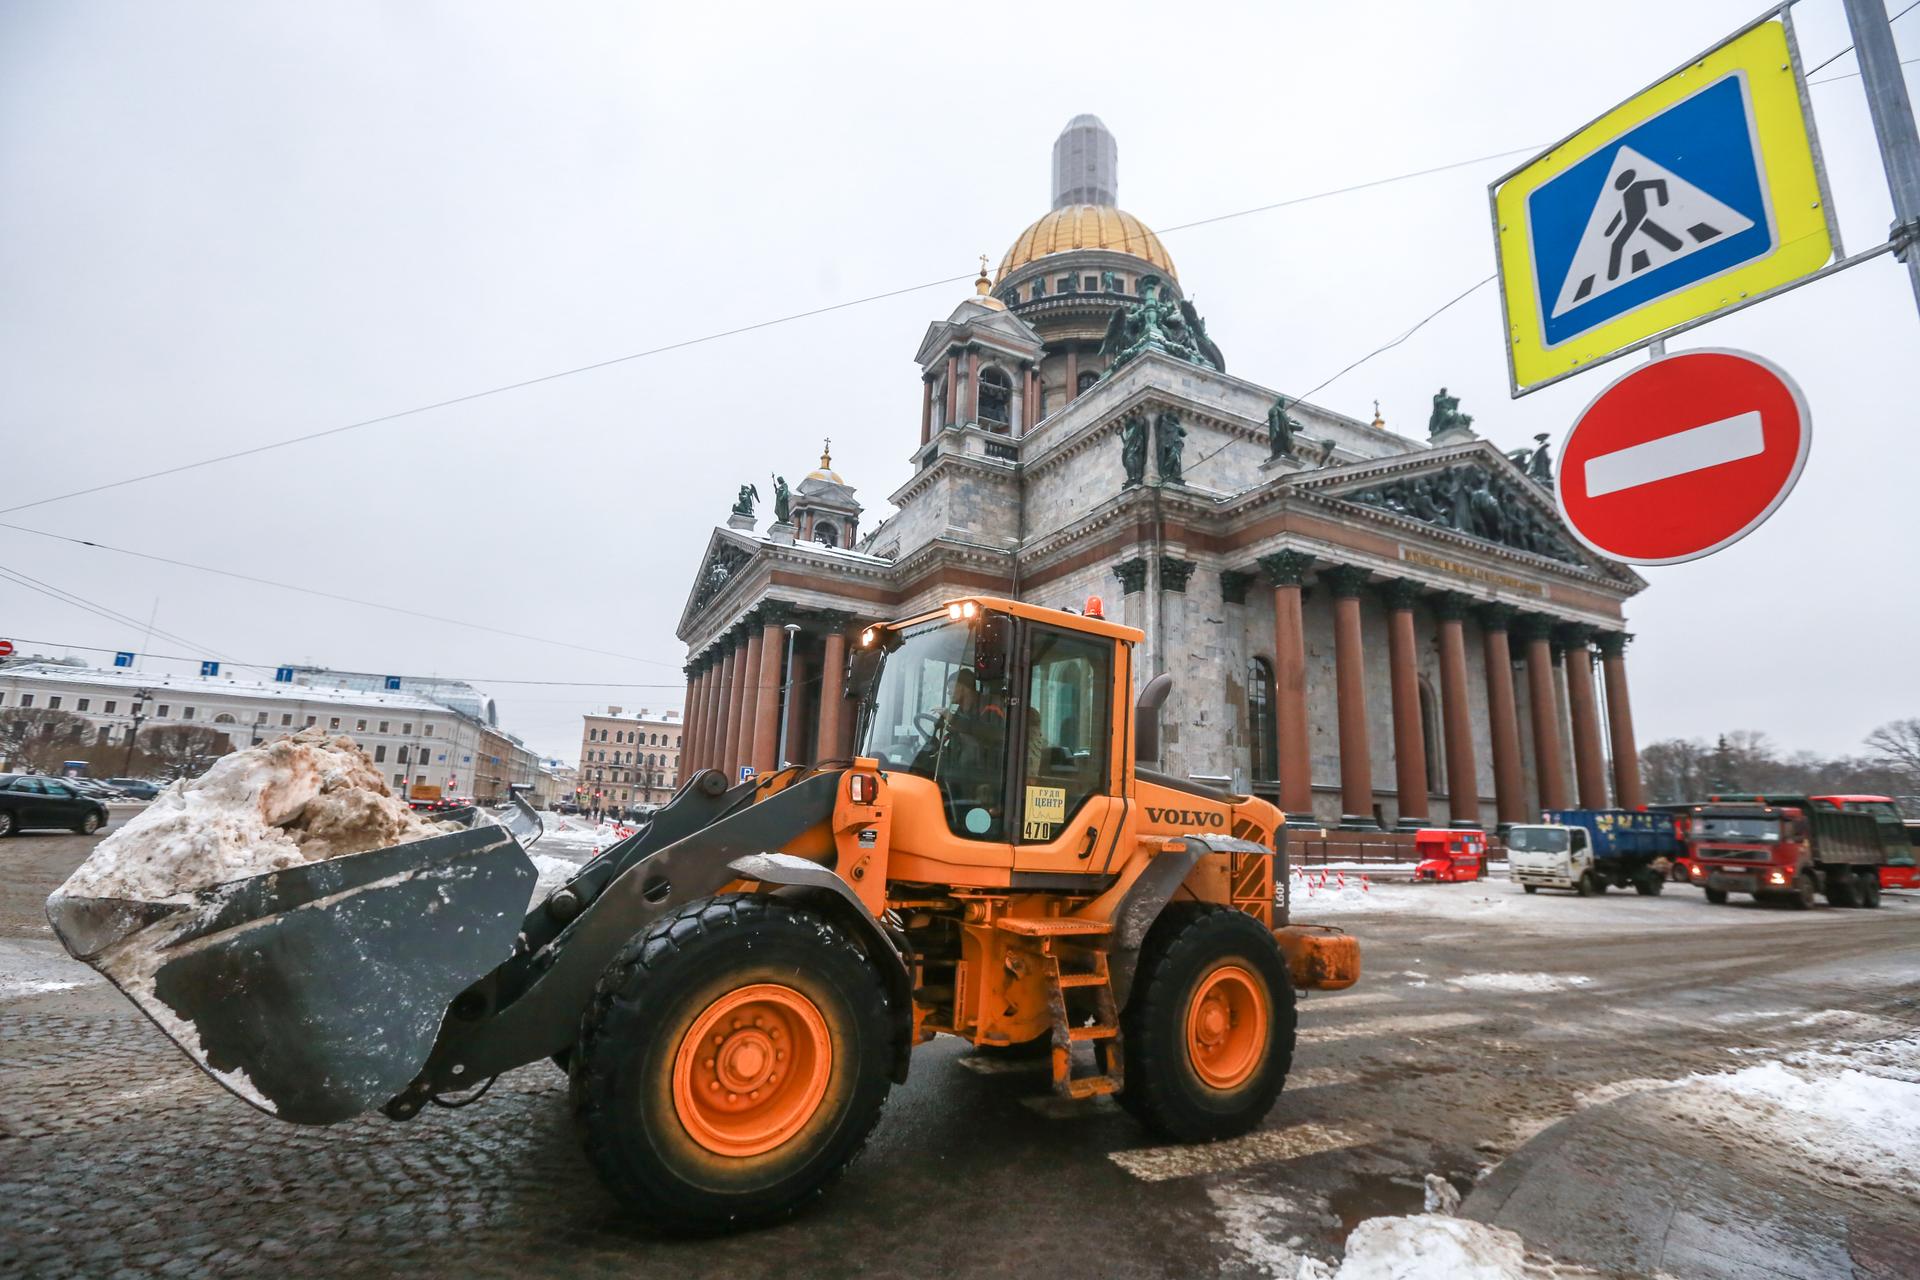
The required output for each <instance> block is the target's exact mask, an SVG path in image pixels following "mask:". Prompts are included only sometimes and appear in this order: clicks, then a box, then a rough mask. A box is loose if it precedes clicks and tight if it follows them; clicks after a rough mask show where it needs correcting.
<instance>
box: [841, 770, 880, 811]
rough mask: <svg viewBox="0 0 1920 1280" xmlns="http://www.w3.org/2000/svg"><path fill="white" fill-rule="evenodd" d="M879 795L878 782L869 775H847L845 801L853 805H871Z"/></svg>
mask: <svg viewBox="0 0 1920 1280" xmlns="http://www.w3.org/2000/svg"><path fill="white" fill-rule="evenodd" d="M879 794H880V780H879V779H878V778H876V777H874V776H873V775H872V774H870V773H853V774H848V775H847V799H849V800H851V801H853V802H854V803H855V804H872V803H873V801H874V797H876V796H878V795H879Z"/></svg>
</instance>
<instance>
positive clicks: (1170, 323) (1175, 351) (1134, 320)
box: [1100, 275, 1226, 374]
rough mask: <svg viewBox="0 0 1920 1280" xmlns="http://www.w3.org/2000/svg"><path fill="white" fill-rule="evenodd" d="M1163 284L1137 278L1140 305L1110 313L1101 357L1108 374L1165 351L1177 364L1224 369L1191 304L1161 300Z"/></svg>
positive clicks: (1155, 278)
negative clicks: (1145, 355) (1143, 356)
mask: <svg viewBox="0 0 1920 1280" xmlns="http://www.w3.org/2000/svg"><path fill="white" fill-rule="evenodd" d="M1164 283H1165V282H1164V281H1162V280H1161V279H1160V277H1159V276H1156V275H1144V276H1141V277H1140V301H1138V302H1136V303H1133V304H1132V305H1131V306H1127V307H1123V308H1121V309H1120V310H1117V311H1115V312H1114V313H1113V318H1112V319H1111V320H1109V321H1108V322H1107V334H1106V337H1105V338H1103V339H1102V340H1101V342H1100V354H1101V355H1102V356H1104V357H1106V359H1107V373H1109V374H1111V373H1112V372H1113V371H1114V370H1115V369H1118V368H1120V367H1121V366H1122V365H1124V364H1126V363H1127V362H1128V361H1129V360H1132V359H1133V358H1134V357H1136V356H1138V355H1139V354H1141V353H1142V352H1144V351H1164V352H1166V353H1167V354H1168V355H1170V356H1172V357H1174V358H1175V359H1177V360H1186V361H1188V362H1190V363H1192V364H1197V365H1202V366H1204V367H1206V368H1209V369H1224V368H1225V365H1226V361H1225V360H1223V359H1222V358H1221V356H1220V349H1219V348H1218V347H1216V346H1214V345H1213V340H1212V339H1211V338H1209V337H1207V325H1206V322H1205V321H1204V320H1202V319H1201V318H1200V315H1199V313H1198V312H1196V311H1195V310H1194V309H1193V304H1192V303H1190V302H1186V301H1182V300H1176V299H1173V298H1168V297H1162V296H1161V292H1160V289H1161V285H1162V284H1164Z"/></svg>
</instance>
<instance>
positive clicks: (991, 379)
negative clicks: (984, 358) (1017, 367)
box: [980, 368, 1013, 426]
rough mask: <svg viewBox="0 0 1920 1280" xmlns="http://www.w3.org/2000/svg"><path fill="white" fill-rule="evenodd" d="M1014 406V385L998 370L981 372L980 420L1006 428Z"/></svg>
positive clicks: (991, 369)
mask: <svg viewBox="0 0 1920 1280" xmlns="http://www.w3.org/2000/svg"><path fill="white" fill-rule="evenodd" d="M1012 404H1013V383H1012V382H1011V381H1009V380H1008V378H1007V375H1006V374H1005V373H1003V372H1002V371H1001V370H999V369H996V368H987V369H982V370H981V371H980V420H981V421H982V422H997V423H999V424H1001V425H1002V426H1005V425H1006V423H1007V422H1008V420H1009V416H1010V415H1009V412H1008V410H1009V408H1010V407H1011V405H1012Z"/></svg>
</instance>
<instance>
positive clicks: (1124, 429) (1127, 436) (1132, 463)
mask: <svg viewBox="0 0 1920 1280" xmlns="http://www.w3.org/2000/svg"><path fill="white" fill-rule="evenodd" d="M1120 465H1121V466H1122V467H1124V468H1125V469H1126V473H1127V480H1126V483H1125V484H1124V485H1122V486H1121V487H1122V488H1126V489H1131V488H1133V487H1134V486H1135V485H1137V484H1140V483H1142V482H1143V481H1145V480H1146V478H1147V418H1146V415H1145V414H1141V413H1134V414H1129V415H1128V416H1127V420H1126V421H1125V422H1123V423H1121V424H1120Z"/></svg>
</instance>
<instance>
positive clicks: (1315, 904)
mask: <svg viewBox="0 0 1920 1280" xmlns="http://www.w3.org/2000/svg"><path fill="white" fill-rule="evenodd" d="M1288 889H1289V892H1290V894H1291V898H1290V900H1289V906H1290V910H1291V913H1292V918H1293V920H1294V921H1295V922H1296V923H1301V924H1313V923H1316V922H1321V921H1326V920H1329V919H1330V918H1331V917H1337V916H1346V915H1356V914H1367V913H1376V912H1377V913H1386V914H1393V915H1403V916H1426V917H1440V918H1444V919H1449V920H1457V921H1462V922H1473V923H1498V924H1500V925H1502V926H1505V927H1507V928H1516V929H1533V930H1536V931H1539V932H1543V933H1562V932H1577V933H1610V932H1615V931H1618V930H1620V929H1632V930H1635V931H1639V932H1645V931H1648V930H1657V929H1697V928H1702V927H1704V926H1707V925H1709V924H1715V923H1723V922H1726V921H1730V920H1732V919H1734V918H1737V919H1739V920H1740V922H1741V923H1742V924H1743V925H1744V926H1747V927H1751V928H1769V927H1773V926H1779V925H1787V924H1791V923H1793V922H1794V921H1796V920H1798V921H1804V920H1805V919H1806V918H1807V917H1806V916H1805V915H1804V914H1803V913H1801V912H1798V911H1793V910H1789V909H1787V908H1785V907H1780V906H1775V905H1772V904H1764V903H1755V902H1752V901H1750V900H1748V899H1745V898H1737V897H1736V898H1735V899H1734V900H1733V902H1732V903H1731V904H1729V905H1726V906H1719V907H1715V906H1711V905H1709V904H1708V903H1707V901H1706V898H1705V897H1704V896H1703V895H1702V894H1701V892H1700V891H1699V890H1698V889H1695V888H1693V887H1692V886H1690V885H1681V884H1674V885H1668V886H1667V888H1666V891H1665V892H1664V893H1662V894H1660V895H1659V896H1657V897H1642V896H1641V895H1639V894H1637V893H1635V892H1633V891H1632V890H1630V889H1629V890H1624V891H1622V890H1618V889H1616V890H1612V891H1610V892H1608V893H1605V894H1602V895H1599V896H1596V897H1592V898H1582V897H1580V896H1579V895H1577V894H1575V893H1573V892H1571V891H1565V890H1556V889H1542V890H1540V891H1539V892H1538V893H1532V894H1529V893H1527V892H1525V891H1524V890H1523V889H1522V888H1521V887H1520V886H1519V885H1517V884H1515V883H1514V882H1513V881H1511V880H1506V879H1502V878H1498V877H1495V878H1493V879H1489V880H1468V881H1463V882H1461V883H1459V884H1434V883H1419V884H1414V883H1409V882H1406V881H1400V882H1395V881H1390V880H1376V879H1374V878H1372V875H1371V873H1370V872H1366V871H1360V872H1355V871H1346V872H1342V871H1339V870H1336V869H1334V868H1326V869H1325V870H1323V869H1322V868H1320V867H1309V868H1304V869H1303V868H1299V867H1296V868H1293V869H1292V874H1291V875H1290V876H1289V877H1288ZM1815 911H1816V912H1820V913H1823V914H1825V915H1828V916H1829V917H1831V919H1832V921H1833V923H1835V924H1836V925H1845V924H1850V923H1852V922H1855V921H1860V922H1866V921H1869V920H1871V919H1872V918H1873V917H1874V915H1875V914H1877V913H1872V912H1865V911H1841V910H1836V909H1834V908H1829V907H1825V906H1821V907H1816V908H1815ZM1880 911H1881V912H1900V913H1903V914H1905V913H1911V914H1913V915H1916V916H1920V898H1916V899H1908V898H1901V899H1899V900H1896V899H1895V898H1893V897H1891V896H1889V897H1887V898H1886V899H1885V901H1884V903H1883V905H1882V906H1881V908H1880ZM1733 912H1739V913H1741V914H1740V915H1739V916H1738V917H1734V916H1732V914H1731V913H1733ZM1703 913H1708V914H1707V915H1706V916H1703Z"/></svg>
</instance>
